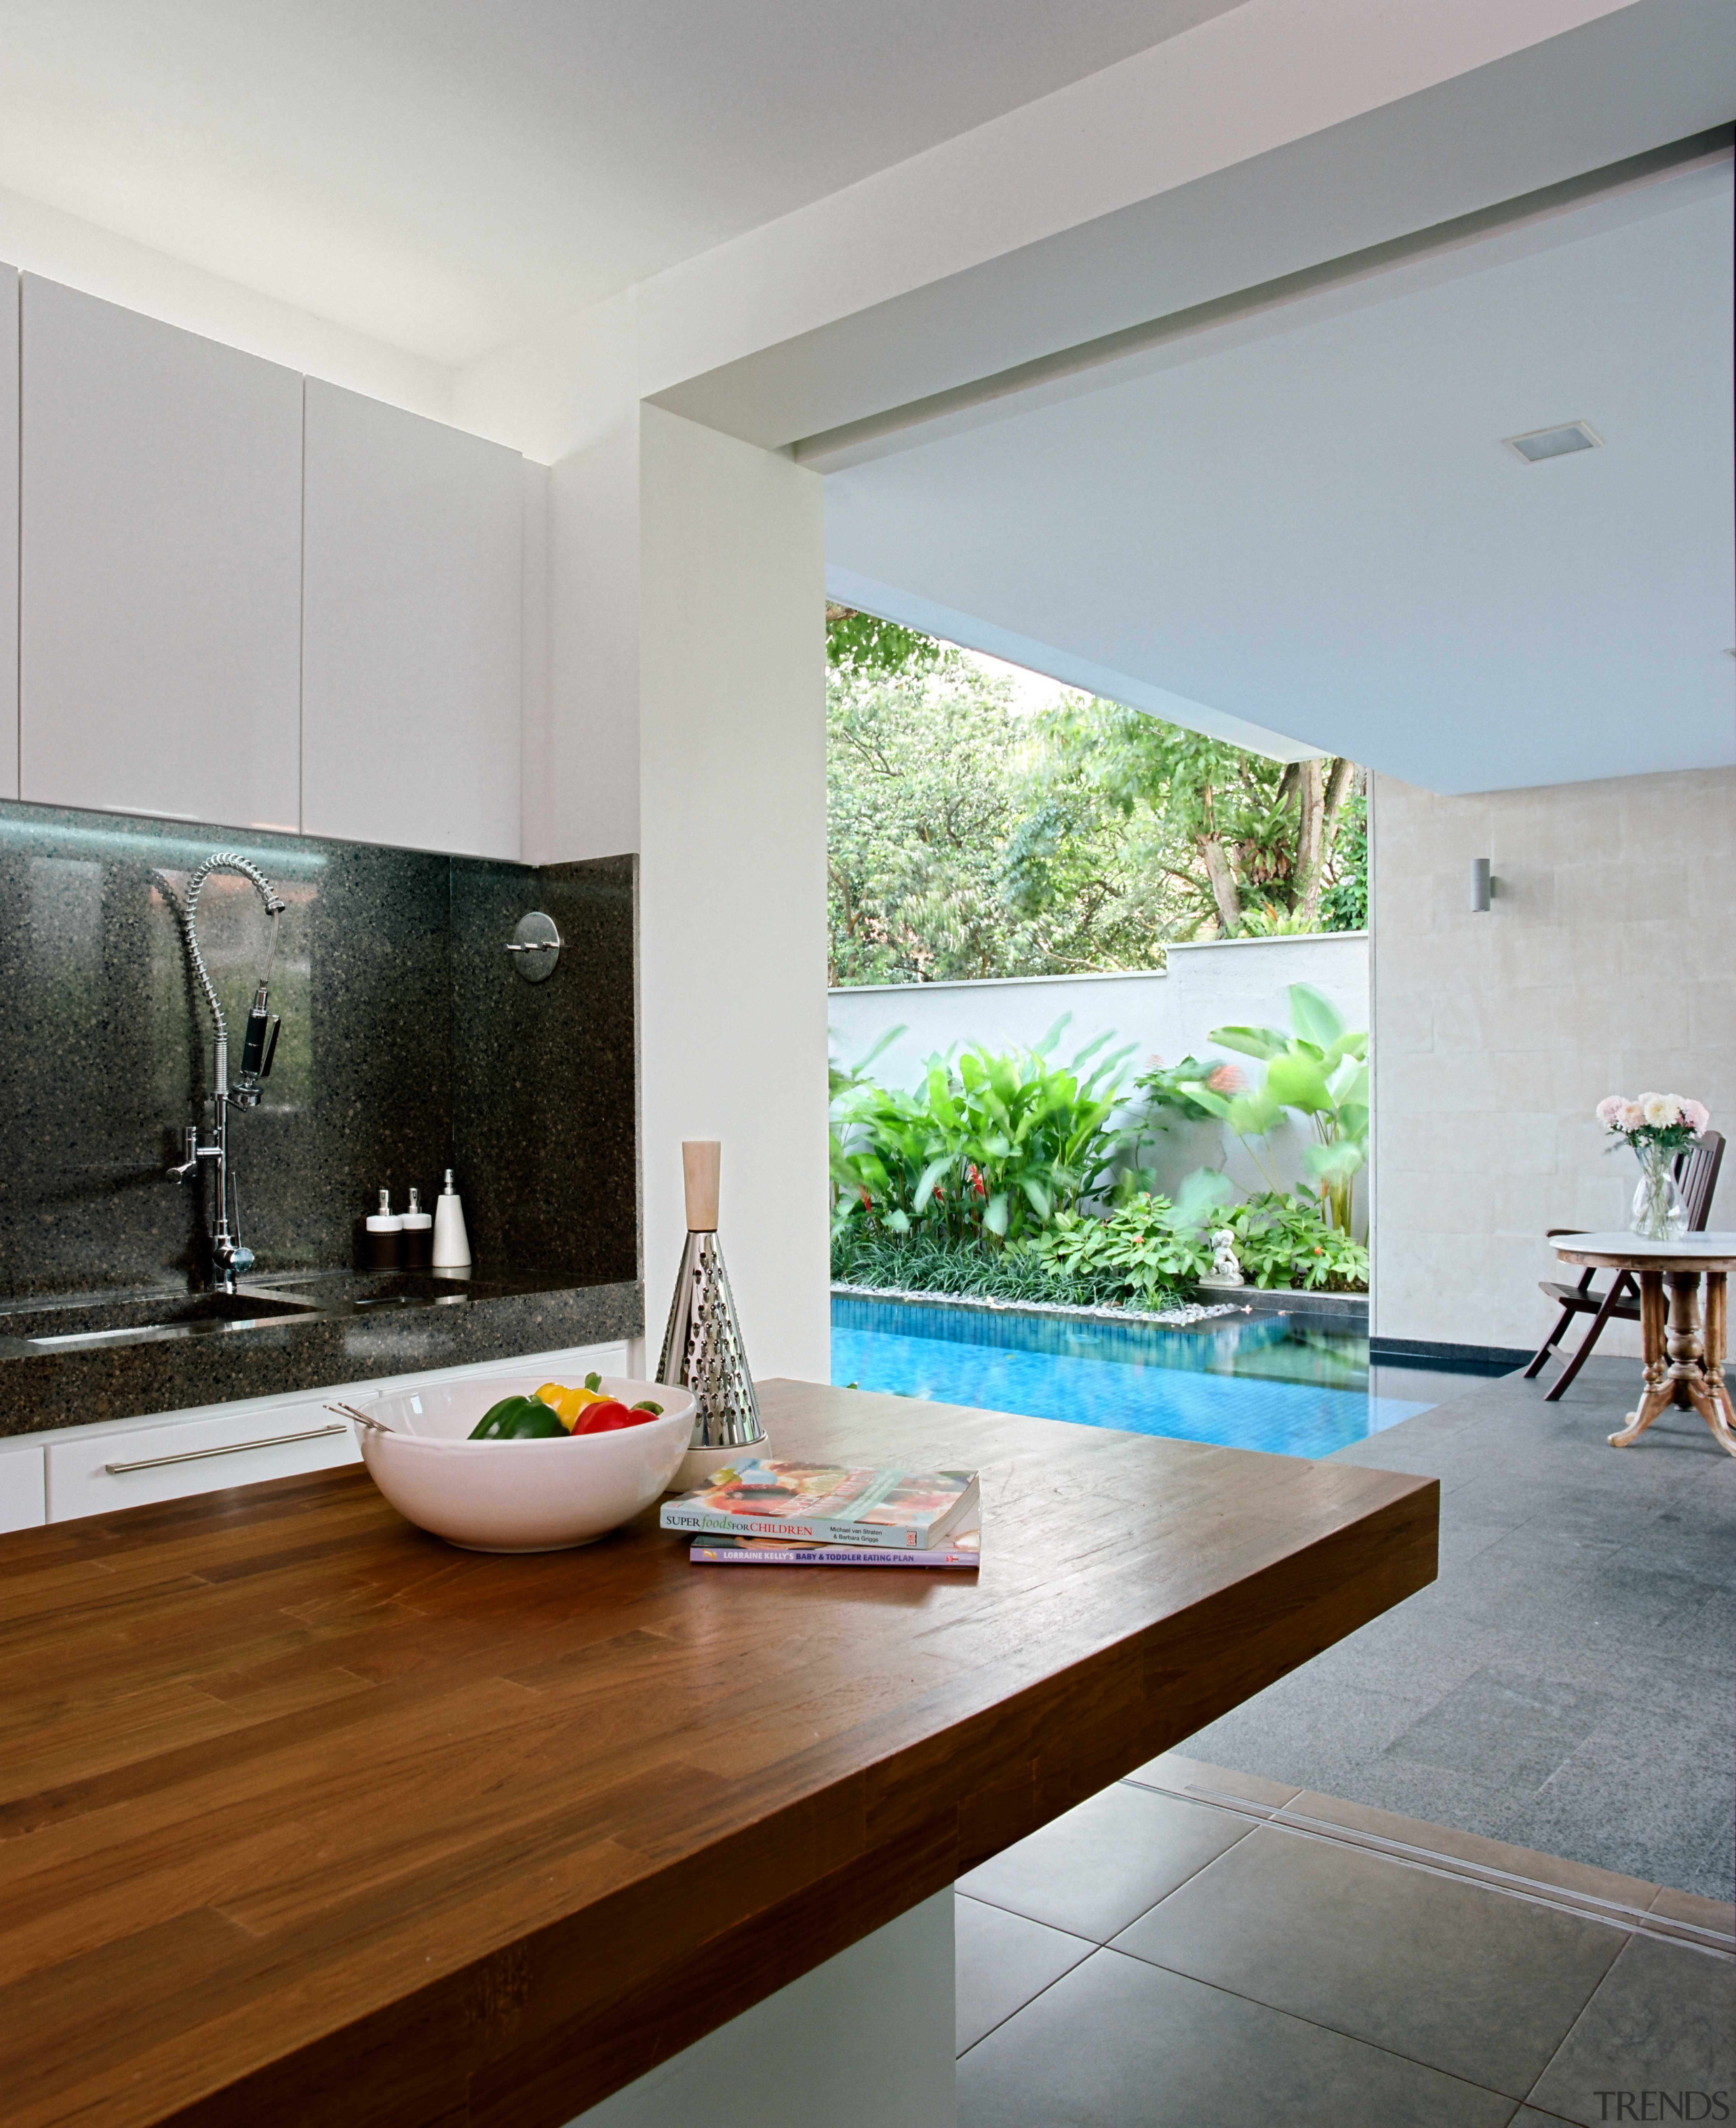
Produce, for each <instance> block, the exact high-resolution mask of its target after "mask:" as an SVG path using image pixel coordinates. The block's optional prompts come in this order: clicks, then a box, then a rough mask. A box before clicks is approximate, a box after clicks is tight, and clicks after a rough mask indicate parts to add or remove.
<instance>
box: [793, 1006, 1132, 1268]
mask: <svg viewBox="0 0 1736 2128" xmlns="http://www.w3.org/2000/svg"><path fill="white" fill-rule="evenodd" d="M1066 1024H1067V1023H1066V1019H1065V1017H1064V1018H1062V1019H1060V1020H1057V1021H1056V1023H1055V1025H1054V1026H1053V1027H1052V1028H1051V1029H1050V1030H1049V1032H1048V1033H1047V1034H1046V1036H1045V1037H1044V1038H1043V1039H1042V1041H1041V1042H1040V1043H1037V1044H1036V1047H1033V1048H1031V1049H1028V1050H1024V1051H1018V1052H1010V1053H1008V1054H1007V1055H1004V1056H996V1055H994V1054H993V1053H992V1052H989V1051H988V1050H986V1049H983V1048H979V1047H971V1048H969V1049H966V1050H965V1052H963V1053H962V1054H961V1055H960V1057H958V1058H957V1059H956V1062H955V1061H953V1060H951V1059H950V1058H946V1057H936V1058H934V1059H933V1060H932V1062H930V1064H929V1066H928V1070H927V1075H926V1076H925V1078H924V1080H923V1085H922V1086H921V1088H920V1089H919V1090H918V1091H917V1092H916V1093H915V1094H913V1095H904V1094H894V1093H889V1092H887V1091H886V1090H885V1089H883V1088H881V1087H879V1086H875V1085H870V1084H869V1083H868V1082H867V1081H866V1080H865V1079H863V1078H862V1077H861V1075H860V1074H859V1073H858V1074H857V1075H855V1076H851V1075H846V1078H845V1083H844V1085H843V1086H842V1090H838V1091H837V1092H836V1093H835V1095H834V1099H833V1102H832V1184H833V1208H834V1219H835V1223H850V1222H851V1221H855V1220H856V1219H858V1218H860V1219H861V1220H862V1221H863V1222H864V1223H866V1224H868V1225H870V1226H872V1227H876V1228H880V1229H882V1230H884V1231H885V1232H887V1233H893V1234H908V1233H910V1232H911V1231H912V1230H913V1228H915V1227H918V1226H919V1225H920V1226H922V1227H923V1228H929V1229H932V1230H934V1231H937V1232H938V1233H942V1234H944V1235H946V1237H948V1238H950V1239H952V1240H962V1239H965V1238H966V1237H982V1238H985V1239H986V1240H987V1242H989V1245H990V1246H991V1247H993V1246H998V1245H999V1244H1002V1243H1004V1242H1009V1241H1017V1240H1018V1239H1019V1238H1021V1237H1022V1236H1024V1235H1026V1234H1028V1233H1035V1232H1036V1231H1038V1230H1040V1229H1041V1228H1042V1227H1044V1226H1046V1224H1047V1223H1048V1222H1049V1221H1050V1220H1051V1218H1054V1217H1055V1214H1056V1213H1057V1212H1060V1211H1070V1210H1074V1209H1077V1207H1078V1206H1079V1204H1080V1203H1081V1201H1082V1200H1084V1199H1086V1198H1089V1197H1091V1196H1093V1195H1097V1194H1098V1192H1099V1191H1100V1190H1102V1189H1103V1187H1104V1186H1105V1185H1106V1184H1107V1182H1108V1176H1109V1174H1110V1171H1111V1170H1112V1167H1113V1166H1114V1163H1115V1160H1116V1157H1117V1151H1118V1148H1119V1147H1120V1144H1121V1142H1122V1133H1120V1132H1119V1131H1118V1130H1117V1128H1115V1127H1114V1126H1113V1125H1112V1123H1111V1121H1110V1118H1111V1115H1112V1112H1113V1110H1114V1108H1115V1104H1116V1102H1117V1099H1118V1098H1119V1095H1120V1090H1121V1068H1122V1066H1123V1064H1124V1063H1125V1062H1126V1061H1127V1057H1128V1056H1129V1055H1130V1054H1131V1045H1130V1046H1129V1047H1127V1048H1124V1049H1121V1050H1118V1051H1116V1052H1113V1053H1112V1054H1109V1055H1100V1054H1099V1052H1101V1051H1102V1050H1103V1047H1104V1044H1105V1043H1108V1041H1109V1040H1111V1039H1112V1038H1111V1037H1110V1036H1108V1035H1103V1036H1100V1037H1099V1038H1098V1040H1097V1041H1095V1042H1093V1043H1089V1044H1088V1045H1087V1047H1085V1048H1084V1049H1083V1050H1081V1051H1080V1052H1079V1055H1078V1056H1077V1057H1074V1060H1073V1062H1072V1063H1071V1064H1070V1065H1065V1066H1063V1065H1056V1064H1053V1063H1051V1062H1050V1061H1049V1057H1050V1052H1051V1051H1052V1050H1053V1048H1054V1047H1055V1044H1056V1043H1057V1042H1058V1041H1059V1039H1060V1034H1061V1031H1062V1029H1063V1028H1065V1025H1066ZM836 1083H837V1082H836V1081H834V1084H835V1085H836Z"/></svg>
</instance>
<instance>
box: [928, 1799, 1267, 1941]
mask: <svg viewBox="0 0 1736 2128" xmlns="http://www.w3.org/2000/svg"><path fill="white" fill-rule="evenodd" d="M1146 1793H1148V1794H1151V1795H1161V1794H1166V1793H1168V1791H1167V1790H1166V1789H1161V1788H1152V1789H1148V1790H1147V1791H1146ZM1251 1830H1252V1828H1251V1827H1250V1831H1251ZM1247 1836H1248V1835H1247V1833H1245V1832H1244V1833H1239V1834H1238V1835H1237V1836H1236V1838H1235V1839H1234V1840H1232V1841H1231V1842H1230V1846H1229V1847H1221V1848H1220V1849H1219V1850H1218V1851H1217V1854H1216V1855H1207V1858H1206V1860H1204V1861H1203V1862H1202V1863H1200V1864H1198V1867H1197V1868H1195V1869H1190V1870H1189V1871H1188V1874H1187V1875H1186V1876H1185V1877H1182V1878H1179V1879H1177V1881H1176V1882H1175V1883H1173V1884H1172V1885H1171V1886H1170V1887H1169V1890H1168V1891H1167V1892H1165V1893H1164V1895H1163V1898H1157V1899H1154V1900H1153V1901H1152V1902H1151V1904H1150V1906H1149V1907H1141V1908H1140V1910H1139V1912H1137V1913H1136V1915H1135V1916H1134V1917H1133V1921H1143V1920H1144V1919H1145V1916H1146V1915H1147V1914H1149V1913H1153V1912H1155V1911H1156V1909H1157V1908H1158V1907H1160V1906H1161V1905H1162V1904H1163V1903H1164V1899H1173V1898H1174V1897H1175V1895H1176V1893H1178V1892H1179V1891H1180V1889H1181V1888H1182V1886H1183V1884H1191V1883H1193V1880H1194V1879H1195V1878H1196V1877H1197V1876H1198V1874H1199V1873H1200V1871H1201V1870H1202V1869H1210V1868H1211V1867H1212V1864H1213V1863H1214V1862H1221V1860H1223V1858H1224V1856H1225V1855H1227V1854H1228V1853H1229V1852H1230V1850H1231V1848H1234V1847H1240V1845H1241V1844H1242V1841H1244V1840H1245V1839H1246V1838H1247ZM952 1890H953V1896H954V1897H955V1898H960V1899H975V1901H976V1902H977V1904H978V1905H979V1906H984V1907H994V1908H995V1910H996V1912H999V1913H1003V1914H1014V1915H1017V1917H1018V1919H1019V1920H1020V1921H1032V1922H1034V1923H1035V1924H1036V1926H1037V1927H1038V1928H1046V1929H1054V1930H1055V1934H1056V1935H1057V1936H1072V1937H1074V1939H1075V1940H1076V1941H1078V1942H1079V1943H1089V1944H1093V1945H1096V1947H1097V1949H1098V1950H1108V1948H1109V1945H1110V1943H1111V1941H1112V1940H1113V1939H1112V1938H1110V1937H1107V1936H1106V1937H1105V1938H1103V1940H1102V1941H1101V1942H1099V1941H1098V1939H1097V1937H1095V1936H1080V1935H1079V1931H1078V1930H1077V1929H1064V1928H1058V1927H1056V1926H1055V1923H1054V1922H1053V1921H1037V1918H1036V1915H1035V1914H1027V1913H1023V1912H1020V1910H1019V1908H1018V1907H1003V1906H1001V1905H1000V1904H999V1902H998V1901H997V1900H994V1899H989V1898H984V1896H983V1894H982V1893H980V1892H961V1891H960V1890H959V1888H958V1887H957V1885H956V1884H955V1885H954V1886H953V1888H952ZM1133 1921H1123V1922H1122V1925H1121V1926H1120V1927H1119V1928H1118V1929H1117V1931H1115V1934H1116V1935H1117V1936H1125V1935H1126V1934H1127V1931H1128V1930H1129V1929H1130V1928H1131V1927H1132V1926H1133Z"/></svg>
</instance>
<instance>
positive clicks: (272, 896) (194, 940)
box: [181, 850, 288, 1043]
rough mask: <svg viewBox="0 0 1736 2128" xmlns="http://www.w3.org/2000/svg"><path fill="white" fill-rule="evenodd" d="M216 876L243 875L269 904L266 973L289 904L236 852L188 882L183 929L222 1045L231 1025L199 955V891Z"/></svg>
mask: <svg viewBox="0 0 1736 2128" xmlns="http://www.w3.org/2000/svg"><path fill="white" fill-rule="evenodd" d="M213 872H239V873H240V876H241V877H242V878H243V879H245V880H251V881H252V882H253V884H254V887H255V888H256V889H257V890H258V891H259V899H260V900H261V901H263V903H264V904H265V913H266V914H267V915H268V916H269V917H270V919H271V949H270V952H269V953H268V956H267V958H266V963H265V965H266V969H267V972H268V973H269V971H270V969H271V967H272V963H273V961H275V959H276V958H277V919H278V918H279V917H280V916H281V915H282V914H283V911H284V910H285V909H287V907H288V904H287V902H286V901H285V900H283V898H282V895H280V894H279V893H278V892H277V889H276V887H274V886H273V885H272V883H271V881H269V880H268V878H267V877H266V876H265V875H264V873H263V872H261V871H260V870H259V867H258V866H257V865H252V864H249V862H248V861H247V859H246V858H245V857H242V856H241V855H240V853H238V852H236V851H235V850H218V851H216V852H215V853H213V854H212V855H211V856H210V857H207V858H206V860H205V862H204V863H203V864H202V865H199V866H197V867H195V869H194V870H193V872H192V874H191V875H190V876H189V877H188V879H187V905H186V907H185V909H184V910H183V912H182V919H181V920H182V927H183V930H184V931H185V932H186V934H187V958H188V959H189V960H190V961H191V962H192V964H193V973H194V974H195V975H196V976H197V977H198V978H199V987H200V988H201V989H202V990H203V991H204V993H205V1002H206V1004H207V1005H209V1006H210V1007H211V1018H212V1019H213V1020H214V1021H215V1022H216V1028H217V1036H218V1039H219V1040H220V1041H222V1042H225V1043H226V1042H227V1041H228V1039H229V1023H228V1021H227V1020H226V1019H225V1018H224V1017H223V1008H222V1006H221V1005H219V1004H218V1002H217V993H216V989H215V988H214V986H212V983H211V974H210V971H209V970H208V969H207V968H206V965H205V956H204V955H203V954H202V952H200V951H199V921H198V919H199V890H200V888H201V887H202V886H204V884H205V882H206V880H208V879H209V878H210V877H211V874H212V873H213Z"/></svg>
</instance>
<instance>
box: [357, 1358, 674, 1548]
mask: <svg viewBox="0 0 1736 2128" xmlns="http://www.w3.org/2000/svg"><path fill="white" fill-rule="evenodd" d="M548 1379H549V1376H548V1371H547V1370H546V1369H545V1370H543V1372H542V1373H541V1374H537V1375H491V1376H490V1377H489V1378H488V1379H487V1380H486V1381H485V1380H475V1379H472V1380H468V1381H454V1382H443V1383H434V1384H431V1385H429V1386H428V1387H426V1388H424V1389H402V1390H400V1391H398V1392H397V1393H396V1394H393V1395H390V1396H382V1397H377V1398H376V1399H374V1401H373V1402H372V1404H369V1405H368V1407H367V1409H368V1415H369V1416H370V1417H371V1418H374V1419H376V1420H377V1422H378V1423H379V1424H380V1425H382V1426H387V1427H391V1432H389V1433H377V1432H374V1430H373V1428H372V1427H366V1426H358V1427H357V1428H356V1432H357V1434H358V1437H359V1438H360V1441H361V1445H362V1461H363V1462H364V1463H365V1464H366V1465H368V1475H369V1476H370V1477H371V1478H372V1480H373V1481H374V1483H375V1484H377V1486H378V1487H379V1489H380V1490H381V1491H382V1493H383V1494H385V1495H386V1497H387V1499H388V1500H390V1501H391V1503H392V1505H393V1506H394V1507H395V1508H396V1509H397V1511H398V1513H400V1514H401V1515H402V1516H403V1517H404V1518H405V1519H406V1522H414V1523H415V1525H416V1527H418V1528H419V1529H425V1530H430V1531H432V1532H433V1533H434V1535H435V1536H436V1537H444V1538H445V1539H446V1541H447V1542H448V1544H455V1545H458V1546H462V1548H463V1549H464V1550H465V1551H563V1550H565V1549H566V1547H567V1546H569V1545H575V1544H589V1543H590V1542H591V1541H592V1539H593V1538H595V1537H603V1536H605V1535H606V1534H607V1532H609V1531H610V1530H612V1529H618V1528H619V1527H620V1525H621V1524H622V1523H623V1522H628V1521H630V1520H631V1518H633V1516H634V1515H636V1514H638V1513H639V1511H640V1509H641V1508H648V1507H649V1506H650V1504H651V1503H652V1501H653V1500H654V1499H657V1495H658V1494H660V1493H662V1492H663V1491H665V1490H666V1488H667V1487H668V1484H669V1482H670V1480H671V1479H672V1478H673V1477H674V1475H675V1474H676V1468H677V1466H678V1465H679V1464H680V1462H681V1458H682V1457H683V1456H685V1454H686V1452H687V1443H688V1442H689V1440H690V1438H691V1437H692V1433H693V1398H692V1396H691V1394H690V1393H689V1391H687V1390H686V1389H671V1388H669V1387H668V1386H667V1385H665V1384H663V1383H660V1382H629V1381H626V1380H622V1379H621V1378H620V1377H619V1375H605V1376H604V1377H603V1388H604V1389H605V1391H606V1393H607V1394H609V1395H610V1396H616V1397H619V1399H621V1401H622V1403H623V1404H638V1402H640V1401H641V1399H645V1398H649V1399H650V1400H651V1401H652V1403H654V1404H662V1407H663V1416H662V1418H653V1419H651V1420H649V1421H648V1422H647V1423H646V1424H645V1425H643V1426H627V1427H622V1428H621V1430H620V1431H619V1432H618V1433H591V1434H586V1433H581V1434H575V1435H573V1436H572V1437H568V1438H567V1439H564V1440H561V1441H471V1440H468V1439H467V1438H466V1437H467V1435H468V1433H469V1432H470V1430H471V1428H472V1427H473V1426H474V1425H475V1424H476V1423H477V1420H478V1419H479V1418H481V1416H482V1414H483V1413H484V1412H486V1410H487V1409H488V1408H490V1406H491V1405H492V1404H498V1403H499V1402H500V1399H501V1398H502V1397H509V1396H534V1395H535V1394H536V1392H537V1390H538V1389H539V1388H540V1387H541V1385H543V1383H544V1382H546V1381H547V1380H548Z"/></svg>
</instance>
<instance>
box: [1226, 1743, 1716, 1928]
mask: <svg viewBox="0 0 1736 2128" xmlns="http://www.w3.org/2000/svg"><path fill="white" fill-rule="evenodd" d="M1187 1793H1188V1794H1189V1795H1190V1796H1194V1797H1197V1798H1200V1799H1201V1800H1202V1801H1204V1802H1208V1803H1217V1805H1218V1806H1219V1807H1225V1806H1228V1807H1231V1808H1233V1809H1236V1810H1238V1811H1240V1810H1241V1809H1242V1808H1243V1807H1244V1806H1243V1803H1242V1799H1241V1798H1240V1797H1239V1796H1233V1795H1230V1794H1228V1793H1226V1792H1225V1791H1223V1790H1221V1789H1218V1788H1198V1787H1196V1786H1194V1784H1193V1783H1192V1782H1190V1783H1189V1784H1188V1789H1187ZM1302 1793H1304V1791H1303V1790H1302V1789H1301V1788H1298V1789H1297V1794H1298V1795H1301V1794H1302ZM1278 1820H1282V1821H1283V1822H1286V1823H1289V1824H1302V1825H1307V1826H1318V1827H1320V1828H1321V1829H1323V1830H1324V1831H1327V1832H1330V1833H1331V1834H1332V1835H1333V1836H1335V1837H1342V1838H1343V1839H1344V1840H1345V1843H1346V1844H1347V1845H1359V1846H1360V1845H1369V1846H1372V1847H1374V1848H1376V1849H1378V1850H1383V1851H1390V1852H1391V1853H1392V1854H1393V1855H1421V1856H1423V1857H1425V1859H1427V1860H1430V1861H1435V1862H1445V1863H1449V1864H1454V1865H1455V1866H1456V1867H1458V1868H1459V1869H1463V1870H1466V1871H1468V1872H1470V1873H1471V1874H1472V1875H1473V1877H1474V1878H1476V1879H1478V1880H1479V1881H1481V1880H1482V1879H1488V1878H1495V1879H1501V1880H1503V1881H1505V1882H1506V1883H1510V1884H1524V1885H1525V1886H1527V1887H1529V1888H1531V1889H1532V1890H1534V1891H1539V1892H1553V1893H1555V1894H1556V1895H1557V1897H1558V1898H1568V1899H1575V1900H1580V1899H1582V1900H1584V1901H1586V1902H1587V1903H1588V1904H1590V1905H1591V1906H1594V1907H1608V1908H1609V1909H1610V1912H1612V1913H1618V1914H1632V1915H1634V1916H1635V1917H1637V1918H1639V1920H1642V1921H1657V1922H1661V1923H1662V1924H1663V1925H1664V1926H1667V1927H1669V1928H1671V1929H1682V1930H1686V1932H1687V1933H1688V1934H1689V1935H1690V1936H1704V1937H1705V1940H1706V1941H1707V1942H1708V1943H1709V1944H1710V1945H1713V1946H1714V1947H1715V1948H1716V1949H1718V1950H1726V1951H1730V1952H1736V1936H1729V1935H1726V1934H1725V1933H1724V1931H1722V1930H1720V1929H1708V1928H1702V1927H1700V1924H1699V1923H1698V1922H1697V1921H1677V1919H1676V1918H1675V1917H1673V1916H1672V1915H1669V1914H1659V1913H1658V1912H1655V1911H1654V1910H1653V1908H1652V1907H1632V1906H1629V1905H1628V1904H1627V1902H1625V1900H1622V1899H1606V1898H1601V1897H1600V1896H1599V1895H1598V1894H1597V1893H1596V1892H1576V1891H1574V1890H1572V1888H1571V1887H1569V1886H1568V1885H1565V1884H1552V1883H1549V1880H1548V1879H1547V1878H1543V1877H1525V1876H1521V1875H1520V1874H1519V1873H1518V1872H1517V1871H1516V1870H1513V1869H1497V1868H1496V1865H1495V1864H1493V1863H1492V1862H1473V1861H1472V1860H1470V1859H1469V1858H1468V1856H1466V1855H1452V1854H1449V1853H1448V1852H1447V1851H1446V1850H1444V1849H1441V1848H1437V1847H1418V1846H1416V1845H1412V1844H1411V1842H1409V1841H1403V1840H1392V1839H1389V1838H1388V1837H1387V1835H1386V1834H1385V1833H1383V1832H1368V1831H1364V1829H1363V1827H1362V1826H1356V1825H1340V1824H1339V1823H1338V1822H1337V1821H1336V1820H1335V1819H1334V1818H1330V1817H1311V1816H1310V1814H1309V1813H1308V1812H1307V1811H1304V1810H1293V1809H1292V1808H1291V1807H1290V1805H1289V1804H1288V1803H1280V1804H1278V1806H1277V1807H1276V1808H1275V1809H1274V1810H1273V1811H1272V1812H1270V1814H1269V1816H1268V1817H1267V1818H1266V1819H1265V1820H1264V1822H1265V1823H1267V1824H1271V1823H1273V1822H1275V1821H1278ZM1654 1889H1656V1890H1658V1891H1659V1892H1662V1891H1663V1890H1664V1889H1665V1887H1664V1886H1663V1885H1662V1884H1659V1885H1657V1886H1655V1887H1654Z"/></svg>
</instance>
